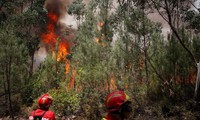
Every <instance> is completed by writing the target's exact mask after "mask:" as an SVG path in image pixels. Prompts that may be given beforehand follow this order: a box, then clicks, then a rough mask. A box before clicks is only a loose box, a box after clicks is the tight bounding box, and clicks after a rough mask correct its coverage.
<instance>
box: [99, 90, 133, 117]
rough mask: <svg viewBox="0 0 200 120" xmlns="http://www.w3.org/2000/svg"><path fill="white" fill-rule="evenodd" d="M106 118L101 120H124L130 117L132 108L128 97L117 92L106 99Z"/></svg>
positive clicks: (121, 92)
mask: <svg viewBox="0 0 200 120" xmlns="http://www.w3.org/2000/svg"><path fill="white" fill-rule="evenodd" d="M105 104H106V111H107V116H106V117H105V118H103V120H125V119H128V118H129V117H130V115H131V112H132V108H131V102H130V101H129V97H128V95H126V94H125V93H124V92H123V91H120V90H117V91H114V92H112V93H110V94H109V95H108V96H107V97H106V103H105Z"/></svg>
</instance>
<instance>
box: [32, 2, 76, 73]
mask: <svg viewBox="0 0 200 120" xmlns="http://www.w3.org/2000/svg"><path fill="white" fill-rule="evenodd" d="M71 2H72V0H46V1H45V4H44V7H45V8H46V9H47V11H48V18H47V27H46V31H45V32H44V33H43V35H42V36H41V43H40V46H39V47H40V49H39V50H38V51H36V52H35V55H34V69H36V68H37V67H38V66H39V65H40V63H41V62H43V61H44V59H45V57H46V56H47V54H48V53H49V52H51V50H52V48H53V47H55V45H56V39H57V37H58V36H59V38H60V39H61V41H60V43H62V46H63V45H65V46H66V48H65V49H66V50H67V51H68V52H69V51H70V47H71V46H72V45H73V42H72V39H73V38H74V30H73V29H71V28H68V27H67V26H66V25H65V24H62V23H61V22H60V21H61V19H63V18H64V17H65V16H66V15H67V7H68V6H69V5H70V3H71ZM66 32H67V34H66Z"/></svg>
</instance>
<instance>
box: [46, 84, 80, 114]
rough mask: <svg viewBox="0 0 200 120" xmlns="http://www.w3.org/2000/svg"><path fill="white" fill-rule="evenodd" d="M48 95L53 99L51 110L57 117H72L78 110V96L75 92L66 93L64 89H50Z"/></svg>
mask: <svg viewBox="0 0 200 120" xmlns="http://www.w3.org/2000/svg"><path fill="white" fill-rule="evenodd" d="M48 93H49V94H50V95H51V96H52V97H53V105H52V107H51V108H52V110H54V111H55V113H56V114H57V115H58V116H63V115H72V114H74V113H75V111H77V110H78V109H80V95H79V93H77V92H76V91H67V89H66V87H64V88H58V89H51V90H50V91H49V92H48Z"/></svg>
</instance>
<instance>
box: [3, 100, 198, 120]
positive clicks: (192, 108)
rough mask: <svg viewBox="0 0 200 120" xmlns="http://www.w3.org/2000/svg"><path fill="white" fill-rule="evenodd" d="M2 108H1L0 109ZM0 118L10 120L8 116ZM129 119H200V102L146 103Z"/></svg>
mask: <svg viewBox="0 0 200 120" xmlns="http://www.w3.org/2000/svg"><path fill="white" fill-rule="evenodd" d="M0 110H2V108H1V109H0ZM14 119H15V120H27V119H28V117H27V116H26V117H24V116H20V115H19V116H15V118H14ZM57 119H58V120H87V119H86V118H85V117H84V116H81V115H77V116H76V115H71V116H62V117H59V118H58V117H57ZM0 120H11V118H10V117H9V116H7V117H2V118H0ZM130 120H200V104H197V103H195V102H194V101H185V102H182V103H179V104H176V105H170V106H162V107H161V106H160V104H157V103H156V104H153V103H148V104H147V105H143V107H138V108H135V110H134V115H133V116H132V117H131V119H130Z"/></svg>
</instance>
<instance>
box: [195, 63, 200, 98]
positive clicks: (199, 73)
mask: <svg viewBox="0 0 200 120" xmlns="http://www.w3.org/2000/svg"><path fill="white" fill-rule="evenodd" d="M199 83H200V63H197V77H196V85H195V92H194V98H195V100H199V98H200V97H199V96H200V95H199Z"/></svg>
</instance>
